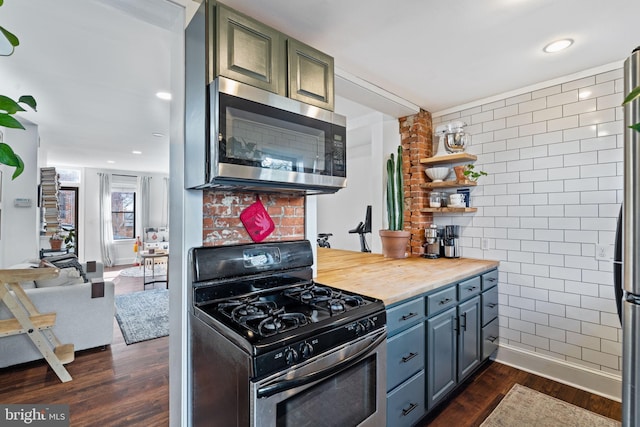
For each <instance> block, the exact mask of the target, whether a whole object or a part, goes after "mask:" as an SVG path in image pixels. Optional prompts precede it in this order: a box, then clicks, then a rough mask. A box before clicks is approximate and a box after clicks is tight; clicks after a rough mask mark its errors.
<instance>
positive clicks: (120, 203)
mask: <svg viewBox="0 0 640 427" xmlns="http://www.w3.org/2000/svg"><path fill="white" fill-rule="evenodd" d="M111 223H112V226H113V240H124V239H134V238H135V236H136V178H135V177H128V176H122V175H113V181H112V184H111Z"/></svg>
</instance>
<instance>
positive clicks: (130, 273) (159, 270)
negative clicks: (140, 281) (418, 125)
mask: <svg viewBox="0 0 640 427" xmlns="http://www.w3.org/2000/svg"><path fill="white" fill-rule="evenodd" d="M154 268H155V270H151V268H149V267H147V276H152V275H153V274H154V272H155V275H156V276H164V275H165V274H167V266H166V265H164V264H156V265H155V267H154ZM119 276H125V277H142V276H144V269H143V268H142V267H141V266H138V267H129V268H125V269H122V270H120V274H119Z"/></svg>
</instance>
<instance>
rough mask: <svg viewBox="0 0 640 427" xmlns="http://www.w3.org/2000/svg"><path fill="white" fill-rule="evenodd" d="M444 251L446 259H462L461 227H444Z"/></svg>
mask: <svg viewBox="0 0 640 427" xmlns="http://www.w3.org/2000/svg"><path fill="white" fill-rule="evenodd" d="M442 249H443V254H444V257H445V258H460V226H458V225H445V226H444V231H443V233H442Z"/></svg>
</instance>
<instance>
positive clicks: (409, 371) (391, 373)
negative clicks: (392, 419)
mask: <svg viewBox="0 0 640 427" xmlns="http://www.w3.org/2000/svg"><path fill="white" fill-rule="evenodd" d="M424 335H425V334H424V322H420V323H418V324H417V325H415V326H413V327H411V328H409V329H408V330H406V331H403V332H401V333H399V334H398V335H395V336H393V337H391V338H389V340H388V341H387V390H392V389H393V388H394V387H396V386H398V385H399V384H400V383H401V382H402V381H404V380H406V379H407V378H409V377H410V376H411V375H413V374H415V373H416V372H418V371H421V370H422V369H424V349H425V347H424Z"/></svg>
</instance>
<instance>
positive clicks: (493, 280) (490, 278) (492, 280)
mask: <svg viewBox="0 0 640 427" xmlns="http://www.w3.org/2000/svg"><path fill="white" fill-rule="evenodd" d="M496 280H498V279H496V278H495V277H489V278H488V279H487V282H491V283H493V282H495V281H496Z"/></svg>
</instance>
